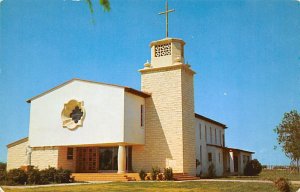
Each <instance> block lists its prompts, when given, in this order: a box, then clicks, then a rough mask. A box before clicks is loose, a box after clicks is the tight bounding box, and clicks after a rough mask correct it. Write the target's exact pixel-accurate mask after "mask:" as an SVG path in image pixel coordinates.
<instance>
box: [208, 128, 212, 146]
mask: <svg viewBox="0 0 300 192" xmlns="http://www.w3.org/2000/svg"><path fill="white" fill-rule="evenodd" d="M209 134H210V144H212V132H211V127H209Z"/></svg>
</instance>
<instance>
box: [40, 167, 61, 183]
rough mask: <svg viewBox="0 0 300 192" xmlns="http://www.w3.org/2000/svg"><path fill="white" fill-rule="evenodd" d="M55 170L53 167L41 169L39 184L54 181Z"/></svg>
mask: <svg viewBox="0 0 300 192" xmlns="http://www.w3.org/2000/svg"><path fill="white" fill-rule="evenodd" d="M56 172H57V170H56V169H55V168H54V167H48V168H47V169H43V170H41V171H40V174H41V181H40V182H41V184H49V183H55V177H56Z"/></svg>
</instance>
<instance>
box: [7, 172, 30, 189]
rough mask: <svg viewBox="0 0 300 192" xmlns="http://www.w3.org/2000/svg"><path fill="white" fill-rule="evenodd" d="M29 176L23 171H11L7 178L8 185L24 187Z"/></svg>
mask: <svg viewBox="0 0 300 192" xmlns="http://www.w3.org/2000/svg"><path fill="white" fill-rule="evenodd" d="M27 177H28V175H27V174H26V172H25V171H23V170H21V169H11V170H10V171H9V172H8V173H7V176H6V181H7V184H8V185H24V184H25V183H26V182H27Z"/></svg>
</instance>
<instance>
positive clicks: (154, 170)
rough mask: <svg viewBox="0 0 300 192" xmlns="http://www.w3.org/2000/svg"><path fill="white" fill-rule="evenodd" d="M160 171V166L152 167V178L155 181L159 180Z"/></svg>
mask: <svg viewBox="0 0 300 192" xmlns="http://www.w3.org/2000/svg"><path fill="white" fill-rule="evenodd" d="M159 173H160V169H159V167H152V172H151V179H152V180H153V181H155V180H157V176H158V174H159Z"/></svg>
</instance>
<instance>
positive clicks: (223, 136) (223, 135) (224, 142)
mask: <svg viewBox="0 0 300 192" xmlns="http://www.w3.org/2000/svg"><path fill="white" fill-rule="evenodd" d="M223 147H225V137H224V134H223Z"/></svg>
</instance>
